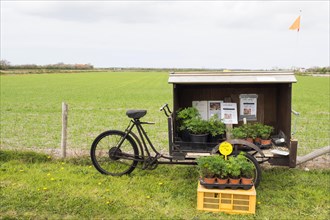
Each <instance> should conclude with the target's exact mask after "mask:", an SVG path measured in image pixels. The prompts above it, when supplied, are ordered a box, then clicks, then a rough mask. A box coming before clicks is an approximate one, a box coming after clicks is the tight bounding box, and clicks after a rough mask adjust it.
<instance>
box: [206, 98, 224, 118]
mask: <svg viewBox="0 0 330 220" xmlns="http://www.w3.org/2000/svg"><path fill="white" fill-rule="evenodd" d="M222 103H223V101H209V102H208V109H209V118H211V117H212V116H213V115H218V118H219V119H220V118H221V104H222Z"/></svg>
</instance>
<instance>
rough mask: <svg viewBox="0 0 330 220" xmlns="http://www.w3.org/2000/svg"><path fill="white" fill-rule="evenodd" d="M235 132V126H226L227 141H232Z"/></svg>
mask: <svg viewBox="0 0 330 220" xmlns="http://www.w3.org/2000/svg"><path fill="white" fill-rule="evenodd" d="M232 130H233V125H232V124H226V139H227V140H230V139H231V131H232Z"/></svg>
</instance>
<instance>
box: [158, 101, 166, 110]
mask: <svg viewBox="0 0 330 220" xmlns="http://www.w3.org/2000/svg"><path fill="white" fill-rule="evenodd" d="M167 105H168V104H167V103H165V104H164V105H163V106H162V107H160V109H159V111H163V110H164V108H165V107H166V106H167Z"/></svg>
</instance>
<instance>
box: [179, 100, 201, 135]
mask: <svg viewBox="0 0 330 220" xmlns="http://www.w3.org/2000/svg"><path fill="white" fill-rule="evenodd" d="M199 117H200V114H199V112H198V110H197V109H196V108H194V107H187V108H184V109H179V110H178V111H177V114H176V120H177V122H178V125H179V126H178V130H179V132H180V134H181V138H182V139H183V141H190V134H189V132H188V130H187V123H188V122H189V120H191V119H192V118H199Z"/></svg>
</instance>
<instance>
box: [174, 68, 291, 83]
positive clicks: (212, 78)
mask: <svg viewBox="0 0 330 220" xmlns="http://www.w3.org/2000/svg"><path fill="white" fill-rule="evenodd" d="M295 82H297V79H296V77H295V76H294V73H293V72H269V71H268V72H255V71H253V72H252V71H249V72H178V73H171V74H170V75H169V79H168V83H173V84H255V83H257V84H260V83H263V84H265V83H295Z"/></svg>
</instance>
